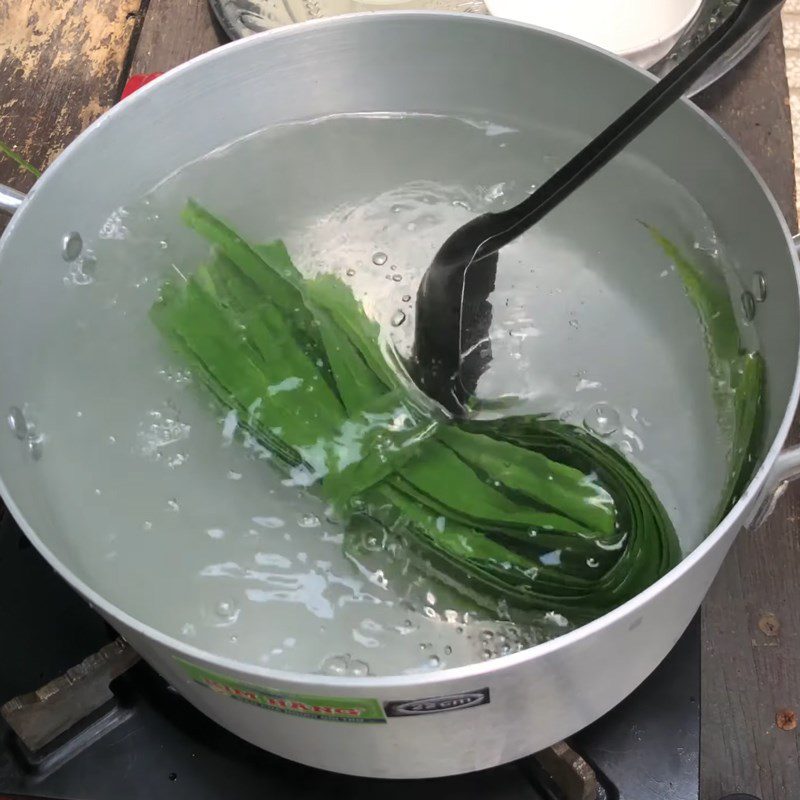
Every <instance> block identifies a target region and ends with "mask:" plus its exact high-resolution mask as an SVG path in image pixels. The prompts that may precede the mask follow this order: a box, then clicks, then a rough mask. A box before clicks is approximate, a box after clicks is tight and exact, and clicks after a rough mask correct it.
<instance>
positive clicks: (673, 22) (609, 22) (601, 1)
mask: <svg viewBox="0 0 800 800" xmlns="http://www.w3.org/2000/svg"><path fill="white" fill-rule="evenodd" d="M701 3H702V0H647V2H631V0H486V7H487V8H488V9H489V12H490V13H491V14H493V15H494V16H497V17H503V18H505V19H510V20H514V21H516V22H525V23H528V24H530V25H536V26H538V27H540V28H547V29H548V30H552V31H556V32H558V33H563V34H566V35H567V36H573V37H575V38H576V39H581V40H583V41H585V42H588V43H590V44H594V45H597V46H598V47H602V48H604V49H605V50H608V51H610V52H612V53H615V54H616V55H619V56H622V57H623V58H626V59H628V60H629V61H631V62H633V63H634V64H636V65H637V66H640V67H643V68H644V69H648V68H649V67H651V66H653V64H655V63H656V62H657V61H659V60H661V59H662V58H663V57H664V56H665V55H667V53H669V51H670V50H671V49H672V48H673V46H674V45H675V43H676V42H677V41H678V39H679V38H680V35H681V33H683V31H684V30H685V29H686V27H687V26H688V25H689V23H690V22H691V21H692V20H693V19H694V17H695V15H696V14H697V12H698V10H699V8H700V5H701Z"/></svg>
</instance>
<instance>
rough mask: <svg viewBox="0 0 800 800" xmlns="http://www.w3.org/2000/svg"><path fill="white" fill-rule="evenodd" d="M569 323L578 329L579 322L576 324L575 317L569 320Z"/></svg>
mask: <svg viewBox="0 0 800 800" xmlns="http://www.w3.org/2000/svg"><path fill="white" fill-rule="evenodd" d="M569 325H570V327H571V328H575V330H578V328H579V327H580V326H579V324H578V320H576V319H571V320H570V321H569Z"/></svg>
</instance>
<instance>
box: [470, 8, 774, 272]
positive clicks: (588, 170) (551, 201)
mask: <svg viewBox="0 0 800 800" xmlns="http://www.w3.org/2000/svg"><path fill="white" fill-rule="evenodd" d="M781 3H782V0H741V2H740V3H739V5H738V6H737V8H736V9H735V10H734V11H733V12H732V13H731V15H730V16H729V17H728V19H727V20H726V21H725V22H724V23H723V25H721V26H720V27H719V28H717V30H716V31H714V32H713V33H712V34H711V35H710V36H709V37H708V38H707V39H705V40H704V41H703V42H702V43H701V44H700V45H698V46H697V47H696V48H695V49H694V50H693V51H692V53H691V54H690V55H689V56H688V57H687V58H686V59H685V60H684V61H683V62H682V63H681V64H679V65H678V66H677V67H675V69H673V70H672V71H671V72H670V73H669V74H668V75H666V76H665V77H664V78H662V79H661V80H660V81H659V82H658V83H656V84H655V85H654V86H653V87H652V88H651V89H650V90H649V91H648V92H646V93H645V94H644V95H643V96H642V97H641V98H640V99H639V100H637V101H636V102H635V103H634V104H633V105H632V106H631V107H630V108H629V109H628V110H627V111H625V112H624V113H623V114H622V115H621V116H620V117H618V118H617V119H616V120H615V121H614V122H612V123H611V125H609V126H608V127H607V128H606V129H605V130H604V131H603V132H602V133H601V134H599V135H598V136H597V137H596V138H595V139H593V140H592V141H591V142H590V143H589V144H588V145H587V146H586V147H585V148H584V149H583V150H581V151H580V152H579V153H578V154H577V155H576V156H574V157H573V158H572V159H571V160H570V161H569V162H567V164H565V165H564V166H563V167H561V169H559V170H558V172H556V173H555V174H554V175H553V176H552V177H550V178H548V180H547V181H546V182H545V183H543V184H542V185H541V186H540V187H539V188H538V189H537V190H536V191H535V192H534V193H533V194H532V195H531V196H530V197H528V198H527V199H526V200H524V201H523V202H522V203H520V204H519V205H517V206H515V207H514V208H511V209H509V210H508V211H503V212H500V213H498V214H492V215H490V216H491V217H492V227H493V228H495V229H496V230H498V232H497V233H495V234H493V235H492V236H490V237H488V238H487V239H486V240H485V241H484V242H483V244H482V245H481V247H480V248H479V251H478V253H477V254H476V256H477V257H478V258H484V257H486V256H487V255H489V254H490V253H493V252H495V251H497V250H499V249H500V248H501V247H503V246H504V245H506V244H508V243H509V242H511V241H513V240H514V239H516V238H517V237H518V236H519V235H520V234H522V233H524V232H525V231H526V230H527V229H528V228H530V227H531V226H532V225H534V224H535V223H537V222H538V221H539V220H540V219H542V217H544V216H545V214H547V213H548V212H549V211H551V210H552V209H553V208H555V207H556V206H557V205H558V204H559V203H561V201H562V200H564V199H565V198H566V197H568V196H569V195H570V194H571V193H572V192H574V191H575V190H576V189H577V188H578V187H579V186H581V185H582V184H583V183H584V182H585V181H586V180H588V179H589V178H590V177H591V176H592V175H594V174H595V173H596V172H597V171H598V170H599V169H600V168H601V167H603V166H605V165H606V164H607V163H608V162H609V161H610V160H611V159H612V158H614V156H616V155H618V154H619V153H620V152H621V151H622V150H623V149H624V148H625V147H626V146H627V145H628V144H629V143H630V142H631V141H632V140H633V139H635V138H636V137H637V136H638V135H639V134H640V133H642V131H644V130H645V129H646V128H647V127H648V126H649V125H650V124H651V123H652V122H654V121H655V120H656V119H657V118H658V117H659V116H660V115H661V114H662V113H663V112H664V111H666V109H667V108H669V106H671V105H672V104H673V103H674V102H675V101H676V100H678V99H679V98H680V97H681V96H682V95H683V94H684V92H686V91H687V90H688V89H689V88H691V86H692V85H693V84H694V83H695V81H696V80H697V79H698V78H700V77H701V76H702V75H703V73H704V72H705V71H706V70H707V69H708V68H709V67H710V66H711V65H712V64H713V63H714V62H715V61H716V60H717V59H718V58H719V57H720V56H722V55H723V54H724V53H725V52H726V51H727V50H728V49H729V48H730V47H731V46H732V45H733V44H735V43H736V42H737V41H738V40H739V39H740V38H742V37H743V36H744V35H745V34H746V33H748V32H749V31H750V30H751V29H752V28H753V27H754V26H755V25H756V24H757V23H759V22H760V21H761V20H762V19H764V17H766V16H767V14H769V13H771V12H772V11H775V10H776V9H777V8H778V7H779V6H780V5H781Z"/></svg>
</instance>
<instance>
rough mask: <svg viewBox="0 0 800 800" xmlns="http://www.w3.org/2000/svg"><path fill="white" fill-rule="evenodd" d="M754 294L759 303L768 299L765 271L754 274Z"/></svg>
mask: <svg viewBox="0 0 800 800" xmlns="http://www.w3.org/2000/svg"><path fill="white" fill-rule="evenodd" d="M753 296H754V297H755V299H756V302H757V303H763V302H764V301H765V300H766V299H767V279H766V277H765V276H764V273H763V272H756V273H755V274H754V275H753Z"/></svg>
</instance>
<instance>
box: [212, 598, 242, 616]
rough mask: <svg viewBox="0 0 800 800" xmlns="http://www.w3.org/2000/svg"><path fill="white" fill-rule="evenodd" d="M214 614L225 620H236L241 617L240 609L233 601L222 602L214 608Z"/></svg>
mask: <svg viewBox="0 0 800 800" xmlns="http://www.w3.org/2000/svg"><path fill="white" fill-rule="evenodd" d="M214 613H215V614H216V615H217V616H218V617H221V618H222V619H225V620H235V619H236V617H238V616H239V609H238V608H237V607H236V603H234V602H233V600H220V601H219V602H218V603H217V604H216V605H215V606H214Z"/></svg>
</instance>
